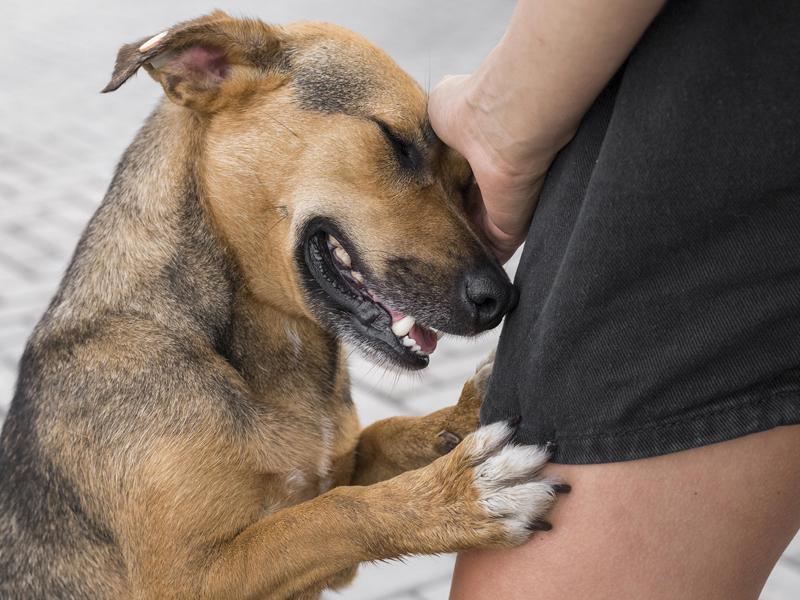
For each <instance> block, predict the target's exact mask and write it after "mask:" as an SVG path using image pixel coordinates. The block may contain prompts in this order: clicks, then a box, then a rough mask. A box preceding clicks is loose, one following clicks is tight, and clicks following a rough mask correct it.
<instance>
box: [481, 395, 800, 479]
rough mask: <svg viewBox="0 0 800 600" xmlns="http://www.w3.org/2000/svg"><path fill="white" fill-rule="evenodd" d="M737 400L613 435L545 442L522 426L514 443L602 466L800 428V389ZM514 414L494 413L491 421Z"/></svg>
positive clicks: (559, 458)
mask: <svg viewBox="0 0 800 600" xmlns="http://www.w3.org/2000/svg"><path fill="white" fill-rule="evenodd" d="M762 393H763V392H762ZM737 400H738V402H737V403H736V405H734V406H731V405H730V404H729V403H723V404H724V405H723V406H716V407H711V408H709V407H705V409H704V410H703V411H702V412H701V413H700V414H697V413H694V414H688V415H683V416H681V417H674V418H665V419H662V420H660V421H654V422H650V423H646V424H643V425H640V426H638V427H636V428H629V429H625V430H617V431H611V432H608V433H604V432H591V433H580V434H572V433H564V434H558V433H555V434H553V435H552V436H550V437H544V439H543V436H542V432H541V431H534V430H532V429H526V428H525V423H524V422H523V424H522V426H521V427H520V429H519V430H518V431H517V434H516V437H515V441H516V442H517V443H522V444H540V445H541V444H551V447H552V448H553V450H552V458H551V462H554V463H560V464H598V463H612V462H622V461H628V460H637V459H643V458H651V457H654V456H661V455H664V454H671V453H673V452H680V451H683V450H691V449H693V448H699V447H702V446H707V445H710V444H715V443H719V442H725V441H729V440H732V439H736V438H739V437H743V436H745V435H749V434H752V433H758V432H761V431H767V430H769V429H773V428H775V427H781V426H785V425H797V424H800V389H785V388H784V389H782V390H774V391H773V392H772V393H771V394H763V395H759V396H758V397H753V396H750V397H747V398H741V397H740V398H738V399H737ZM510 416H511V415H508V416H507V417H502V416H500V415H498V414H495V415H493V417H492V419H491V420H492V421H496V420H501V419H503V418H509V417H510ZM498 417H500V418H498Z"/></svg>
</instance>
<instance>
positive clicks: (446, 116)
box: [428, 75, 469, 153]
mask: <svg viewBox="0 0 800 600" xmlns="http://www.w3.org/2000/svg"><path fill="white" fill-rule="evenodd" d="M468 80H469V75H447V76H445V77H443V78H442V80H441V81H440V82H439V83H437V84H436V86H435V87H434V88H433V90H431V93H430V95H429V97H428V117H429V118H430V121H431V127H433V131H434V132H436V135H437V136H439V139H440V140H442V141H443V142H444V143H445V144H447V145H448V146H450V147H451V148H453V149H455V150H458V151H459V152H462V151H463V147H462V146H463V142H462V140H461V137H462V136H460V135H459V118H458V113H459V107H460V106H461V105H462V103H463V102H464V96H465V87H466V83H467V81H468ZM462 153H463V152H462Z"/></svg>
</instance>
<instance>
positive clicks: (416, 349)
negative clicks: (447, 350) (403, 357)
mask: <svg viewBox="0 0 800 600" xmlns="http://www.w3.org/2000/svg"><path fill="white" fill-rule="evenodd" d="M411 350H413V351H414V352H419V351H420V350H422V348H420V347H419V346H418V345H417V344H414V345H413V346H411Z"/></svg>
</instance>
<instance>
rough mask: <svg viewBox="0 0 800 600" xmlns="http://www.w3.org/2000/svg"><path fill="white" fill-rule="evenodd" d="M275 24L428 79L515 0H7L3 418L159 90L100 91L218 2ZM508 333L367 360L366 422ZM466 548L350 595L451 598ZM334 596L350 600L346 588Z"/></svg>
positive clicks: (794, 572) (407, 410)
mask: <svg viewBox="0 0 800 600" xmlns="http://www.w3.org/2000/svg"><path fill="white" fill-rule="evenodd" d="M215 7H219V8H223V9H226V10H229V11H230V12H232V13H234V14H245V15H251V16H258V17H261V18H263V19H265V20H269V21H274V22H286V21H290V20H296V19H320V20H328V21H333V22H337V23H340V24H343V25H346V26H349V27H351V28H352V29H355V30H356V31H360V32H362V33H364V34H366V35H367V36H368V37H370V38H371V39H372V40H373V41H375V42H377V43H378V44H379V45H381V46H383V47H384V48H385V49H386V50H387V51H389V52H390V53H391V54H392V55H393V56H395V57H396V58H397V59H398V61H399V62H400V64H401V65H402V66H403V67H405V68H406V69H408V70H409V71H410V72H411V73H412V74H413V75H414V76H415V77H417V79H418V80H419V81H420V82H421V83H422V84H423V85H427V84H428V82H435V81H436V80H437V79H438V78H439V77H440V76H441V75H442V74H444V73H447V72H465V71H469V70H471V69H472V68H473V67H474V66H475V65H476V64H477V62H478V61H479V60H480V57H481V56H483V55H484V54H485V53H486V52H487V50H488V49H489V48H490V47H491V45H492V44H493V43H494V42H495V41H496V40H497V39H498V38H499V36H500V35H501V33H502V29H503V27H504V24H505V22H506V20H507V18H508V15H509V14H510V11H511V9H512V7H513V2H512V1H511V0H495V1H494V2H478V1H477V0H473V1H472V2H464V1H463V0H438V1H437V2H435V3H431V2H426V1H425V0H414V1H411V0H394V1H392V2H374V1H369V0H362V1H358V0H347V1H343V0H338V1H337V2H325V1H324V0H303V1H296V0H272V1H271V2H269V3H263V2H258V1H257V0H247V1H242V2H223V1H216V2H209V1H208V0H192V1H191V2H189V1H187V0H177V1H172V2H164V1H163V0H161V1H152V0H139V1H137V2H121V1H118V0H117V1H108V0H85V1H82V2H79V1H76V0H64V1H61V2H48V3H34V2H29V1H22V0H5V1H4V3H3V13H4V16H5V25H4V31H3V36H0V55H2V56H3V60H2V61H1V62H0V81H2V82H3V85H2V86H1V87H0V421H2V417H3V415H4V414H5V410H6V409H7V407H8V402H9V401H10V399H11V393H12V388H13V385H14V379H15V376H16V364H17V361H18V359H19V356H20V354H21V352H22V348H23V344H24V342H25V339H26V337H27V335H28V334H29V332H30V330H31V328H32V327H33V325H34V323H35V322H36V320H37V319H38V318H39V316H40V315H41V313H42V312H43V310H44V308H45V306H46V304H47V302H48V300H49V298H50V296H51V295H52V293H53V291H54V290H55V287H56V285H57V282H58V280H59V278H60V276H61V273H62V271H63V269H64V267H65V265H66V263H67V260H68V258H69V256H70V254H71V252H72V248H73V246H74V244H75V242H76V240H77V238H78V235H79V234H80V231H81V229H82V228H83V226H84V224H85V222H86V221H87V219H88V218H89V216H90V215H91V213H92V211H93V210H94V209H95V207H96V206H97V204H98V203H99V201H100V199H101V198H102V196H103V193H104V191H105V187H106V186H107V184H108V181H109V178H110V175H111V171H112V169H113V166H114V164H115V162H116V160H117V158H118V157H119V155H120V153H121V152H122V150H123V149H124V147H125V146H126V145H127V143H128V142H129V140H130V139H131V137H132V136H133V133H134V132H135V130H136V129H137V127H138V126H139V124H140V123H141V121H142V119H143V118H144V116H145V115H146V114H147V113H148V112H149V111H150V109H151V108H152V106H153V103H154V101H155V98H156V97H157V95H158V90H157V89H156V86H155V85H154V84H153V82H152V81H151V80H150V79H149V78H148V77H147V76H141V77H139V78H138V79H135V80H133V81H131V82H130V83H128V84H127V85H126V86H125V87H124V88H122V89H121V90H120V91H119V92H117V93H115V94H113V95H106V96H101V95H100V94H98V93H97V90H99V89H100V88H102V87H103V85H104V84H105V82H106V78H107V77H108V75H109V73H110V70H111V65H112V63H113V58H114V56H115V53H116V50H117V47H118V46H119V45H120V44H121V43H122V42H127V41H131V40H134V39H138V38H139V37H142V36H144V35H147V34H150V33H156V32H158V31H161V30H162V29H163V28H164V27H165V26H168V25H171V24H172V23H174V22H176V21H178V20H182V19H185V18H188V17H192V16H194V15H197V14H200V13H202V12H205V11H208V10H210V9H211V8H215ZM494 339H495V335H487V336H485V337H483V338H482V339H480V340H477V341H447V342H446V343H444V344H443V346H442V348H441V349H440V350H437V353H436V355H435V357H434V360H433V363H432V367H431V369H430V370H429V371H428V372H426V373H425V374H424V375H419V376H416V377H414V378H405V377H403V378H398V377H397V376H395V375H393V374H385V373H383V372H381V371H380V370H378V369H376V368H373V367H371V366H370V365H368V364H366V363H364V362H363V361H361V360H358V359H356V360H355V361H354V363H353V366H352V372H353V378H354V384H355V398H356V403H357V404H358V405H359V408H360V411H361V414H362V417H363V420H364V421H365V422H366V423H369V422H371V421H374V420H376V419H379V418H383V417H385V416H388V415H391V414H397V413H404V414H414V413H422V412H427V411H430V410H433V409H435V408H438V407H440V406H444V405H446V404H449V403H451V402H452V401H453V400H454V399H455V398H456V397H457V394H458V391H459V388H460V384H461V382H462V381H464V379H465V378H466V377H467V375H468V373H469V372H470V371H471V369H472V367H473V365H474V364H475V362H476V361H477V360H478V359H479V358H480V357H481V356H483V355H484V354H485V353H486V352H487V350H488V349H489V348H490V347H491V346H492V345H493V340H494ZM451 567H452V557H438V558H415V559H411V560H408V561H406V562H405V563H401V562H394V563H384V564H379V565H370V566H367V567H365V568H364V569H363V570H362V572H361V574H360V576H359V578H358V580H357V581H356V583H355V584H354V586H353V587H351V588H349V589H348V590H346V591H344V592H342V593H341V594H339V595H338V597H341V598H344V599H345V600H389V599H390V598H391V599H395V600H444V599H445V598H446V597H447V593H448V585H449V576H450V569H451ZM332 597H337V596H336V595H332ZM797 597H800V544H798V543H795V545H794V546H793V548H792V549H791V550H790V551H789V552H787V554H786V555H785V556H784V558H783V559H782V561H781V563H780V565H779V567H778V568H777V569H776V572H775V574H774V575H773V577H772V578H771V580H770V583H769V585H768V587H767V589H766V590H765V592H764V595H763V597H762V598H763V600H793V599H794V598H797Z"/></svg>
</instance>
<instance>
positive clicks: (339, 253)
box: [333, 246, 351, 267]
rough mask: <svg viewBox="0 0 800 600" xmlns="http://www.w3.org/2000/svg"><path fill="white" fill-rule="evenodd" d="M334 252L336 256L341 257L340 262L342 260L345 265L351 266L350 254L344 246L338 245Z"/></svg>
mask: <svg viewBox="0 0 800 600" xmlns="http://www.w3.org/2000/svg"><path fill="white" fill-rule="evenodd" d="M333 253H334V254H335V255H336V258H338V259H339V262H341V263H342V264H343V265H344V266H345V267H349V266H350V264H351V261H350V255H349V254H348V253H347V252H346V251H345V249H344V248H342V247H341V246H336V248H335V249H334V251H333Z"/></svg>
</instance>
